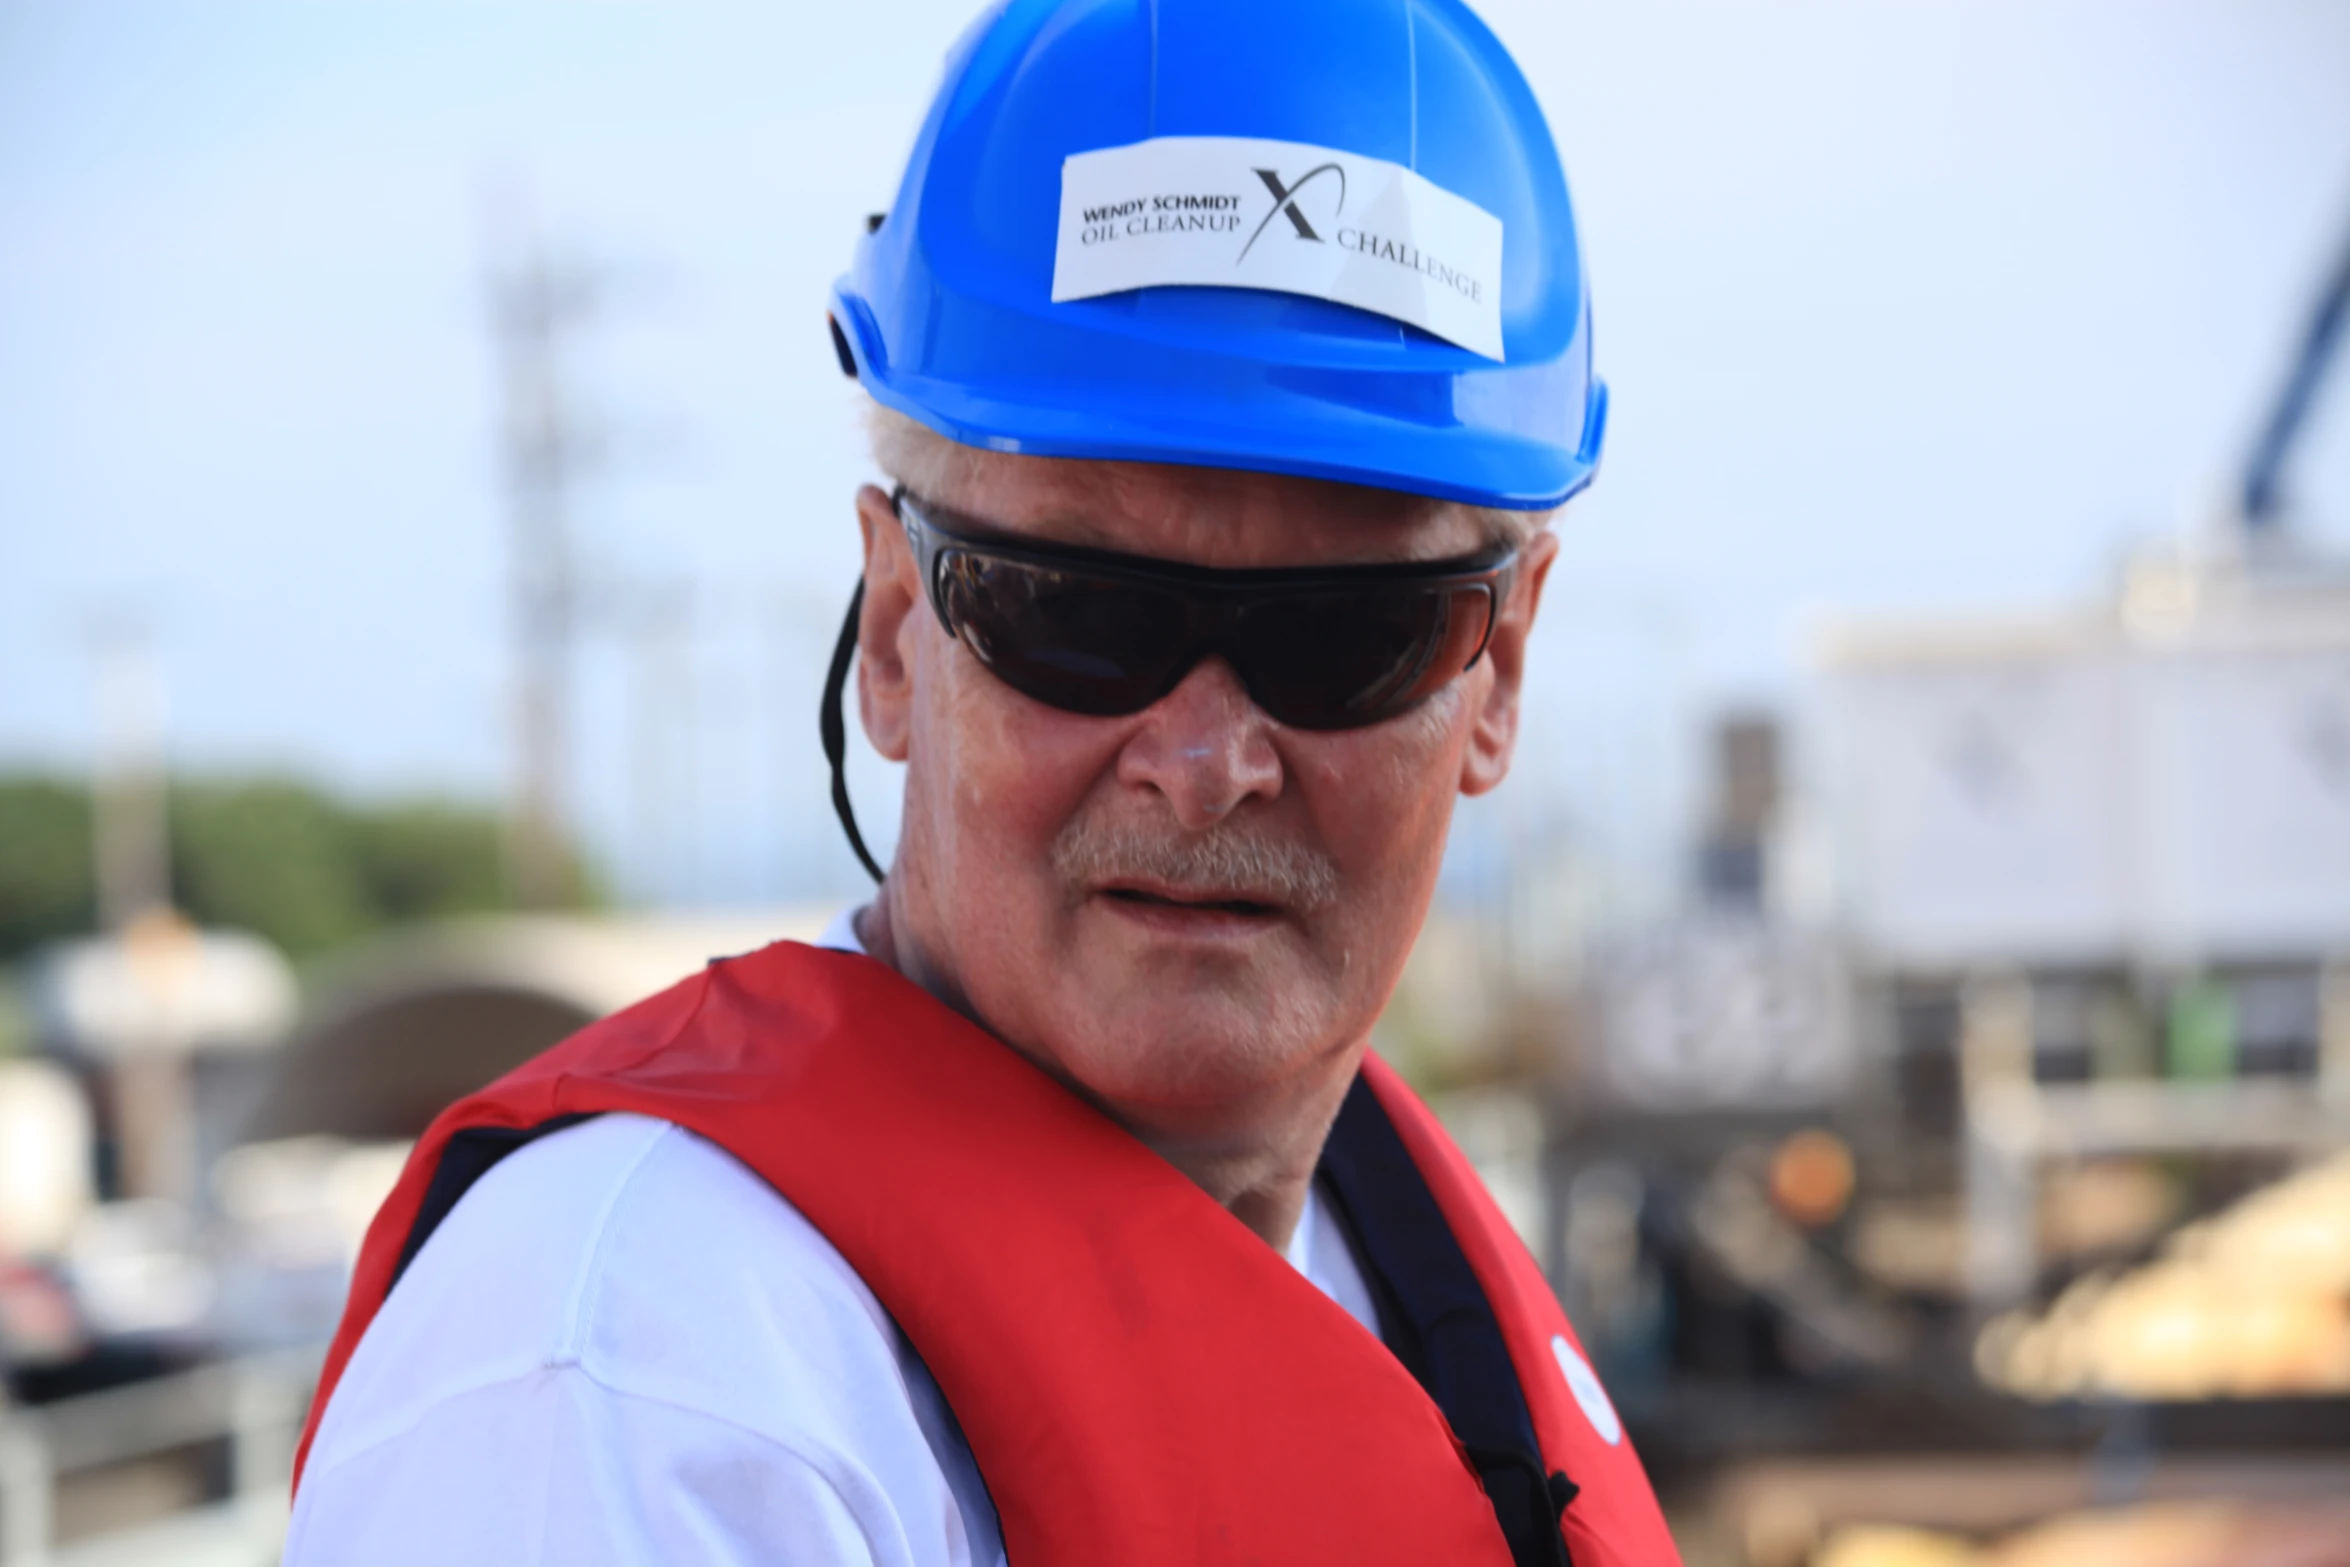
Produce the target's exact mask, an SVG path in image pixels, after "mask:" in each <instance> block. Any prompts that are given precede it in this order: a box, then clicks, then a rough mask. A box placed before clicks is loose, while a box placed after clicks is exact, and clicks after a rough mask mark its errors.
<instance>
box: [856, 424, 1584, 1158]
mask: <svg viewBox="0 0 2350 1567" xmlns="http://www.w3.org/2000/svg"><path fill="white" fill-rule="evenodd" d="M923 498H924V499H926V500H928V501H930V502H931V503H933V504H934V505H936V506H940V507H947V508H951V509H953V510H954V511H957V512H961V513H963V514H965V515H966V516H968V517H972V518H976V519H981V520H983V521H985V522H986V523H987V524H989V525H991V526H992V527H994V528H997V529H1000V530H1003V531H1004V532H1007V533H1011V534H1017V535H1021V536H1024V537H1029V538H1033V539H1036V540H1040V541H1053V542H1060V543H1071V544H1081V545H1087V546H1091V547H1094V548H1100V549H1109V550H1116V551H1121V552H1124V553H1127V554H1132V555H1144V556H1152V557H1156V558H1160V559H1164V560H1170V561H1184V562H1189V563H1192V564H1195V565H1201V566H1210V567H1218V568H1226V569H1230V568H1242V567H1260V566H1293V565H1301V564H1315V565H1333V564H1339V563H1351V562H1364V561H1391V560H1404V559H1428V560H1435V559H1441V558H1445V557H1457V556H1461V555H1466V554H1470V553H1473V552H1474V551H1476V550H1477V549H1478V548H1479V547H1480V546H1481V545H1482V543H1483V542H1484V541H1483V540H1482V539H1481V538H1480V537H1479V536H1478V533H1477V528H1476V524H1475V521H1474V519H1473V518H1472V517H1471V516H1469V515H1468V514H1467V513H1465V512H1463V511H1461V510H1460V509H1459V508H1454V507H1440V506H1433V505H1431V504H1429V503H1426V502H1420V501H1414V500H1406V499H1404V498H1402V497H1396V496H1389V495H1384V494H1380V493H1377V492H1369V491H1363V490H1357V489H1351V488H1348V487H1344V486H1339V485H1332V484H1323V483H1317V482H1314V481H1309V480H1302V479H1294V478H1285V477H1277V476H1271V475H1263V474H1249V473H1238V472H1231V471H1225V470H1210V469H1186V468H1173V467H1160V466H1147V465H1141V464H1124V463H1096V462H1065V461H1051V460H1045V459H1037V458H1010V457H996V456H990V457H987V458H984V459H981V460H979V461H977V462H976V463H974V464H973V465H972V471H971V472H970V473H968V474H967V475H966V476H965V477H964V480H963V482H961V483H960V484H959V485H958V486H957V487H956V489H955V492H954V493H950V494H936V495H928V496H925V497H923ZM858 506H859V512H860V517H861V520H862V523H863V526H864V528H865V533H866V580H867V585H868V586H867V598H866V608H865V622H864V629H863V637H862V641H861V652H862V665H861V670H860V699H861V705H862V710H863V716H864V721H865V726H866V731H867V733H868V734H869V735H870V736H871V738H872V739H873V742H874V744H875V745H876V746H877V747H878V748H879V749H880V750H881V752H882V753H883V754H884V755H886V756H890V757H892V758H896V759H902V760H904V761H905V762H906V763H907V764H908V766H907V773H906V800H905V815H904V826H903V830H902V836H901V842H900V846H899V849H898V855H897V861H896V864H895V866H894V868H893V869H892V871H891V884H892V904H891V912H892V915H893V930H892V934H893V939H894V941H895V943H896V945H897V948H898V956H899V961H900V963H901V966H904V967H907V969H908V972H909V973H912V974H913V975H914V976H915V977H916V978H918V979H920V980H921V981H922V982H923V983H924V984H926V985H928V986H929V987H930V988H931V989H932V990H934V991H936V992H937V993H939V994H941V995H942V996H944V997H945V998H946V999H948V1000H949V1001H950V1002H953V1003H954V1004H957V1005H959V1006H961V1007H963V1008H964V1009H965V1010H967V1011H968V1012H970V1013H971V1014H972V1015H974V1016H975V1017H977V1018H978V1019H980V1020H981V1021H982V1022H983V1023H985V1024H986V1025H987V1026H988V1027H989V1028H990V1029H991V1030H992V1031H994V1032H995V1033H997V1034H998V1035H999V1036H1001V1037H1002V1038H1004V1039H1005V1040H1007V1041H1008V1042H1010V1043H1011V1044H1013V1045H1014V1046H1015V1047H1017V1048H1019V1049H1021V1050H1022V1051H1023V1052H1025V1053H1027V1054H1028V1055H1030V1056H1031V1057H1032V1058H1034V1059H1036V1060H1038V1061H1039V1062H1040V1063H1042V1064H1044V1065H1045V1066H1047V1067H1048V1068H1049V1069H1051V1070H1053V1071H1055V1072H1056V1073H1057V1074H1058V1075H1060V1076H1062V1077H1063V1078H1064V1079H1066V1080H1068V1081H1070V1082H1072V1083H1073V1084H1075V1085H1076V1086H1078V1087H1079V1088H1081V1089H1083V1090H1085V1091H1087V1092H1088V1093H1090V1094H1092V1095H1093V1096H1095V1097H1096V1098H1098V1099H1100V1100H1102V1101H1105V1102H1107V1103H1109V1104H1111V1105H1112V1106H1115V1107H1118V1108H1120V1109H1122V1110H1124V1111H1126V1112H1128V1113H1130V1114H1132V1115H1135V1116H1139V1117H1141V1118H1144V1119H1149V1120H1153V1121H1155V1122H1157V1123H1159V1124H1162V1125H1179V1124H1181V1123H1184V1122H1186V1121H1189V1120H1195V1119H1196V1120H1198V1121H1199V1122H1201V1123H1202V1124H1211V1123H1212V1122H1213V1121H1214V1119H1215V1118H1217V1117H1219V1116H1228V1115H1229V1114H1230V1113H1231V1111H1232V1110H1233V1109H1234V1107H1245V1106H1247V1105H1248V1104H1250V1103H1251V1102H1252V1101H1256V1100H1262V1099H1279V1098H1280V1097H1282V1090H1283V1087H1284V1085H1295V1084H1296V1083H1297V1082H1299V1081H1300V1080H1301V1079H1303V1078H1305V1077H1307V1076H1309V1075H1312V1074H1314V1073H1315V1072H1316V1069H1317V1068H1328V1067H1330V1066H1332V1065H1333V1064H1336V1063H1339V1062H1342V1061H1347V1062H1350V1061H1351V1057H1352V1053H1353V1052H1354V1051H1355V1050H1357V1049H1359V1047H1360V1045H1361V1043H1362V1041H1363V1039H1364V1037H1365V1036H1366V1035H1367V1033H1368V1031H1369V1029H1370V1026H1371V1023H1372V1020H1373V1019H1374V1018H1375V1017H1376V1016H1377V1014H1378V1012H1379V1009H1380V1007H1381V1006H1382V1005H1384V1003H1385V1002H1386V1000H1387V997H1388V994H1389V993H1390V991H1391V990H1392V989H1393V988H1394V985H1395V981H1396V976H1397V974H1398V973H1399V971H1400V970H1401V968H1402V965H1403V961H1404V958H1405V955H1406V954H1407V953H1408V952H1409V950H1410V948H1411V944H1412V940H1413V938H1414V936H1415V935H1416V934H1417V932H1418V930H1419V928H1420V923H1421V920H1422V918H1423V917H1424V916H1425V914H1426V912H1427V907H1428V900H1429V897H1430V894H1431V892H1432V891H1433V889H1434V885H1435V880H1436V872H1437V866H1438V862H1439V860H1440V859H1441V857H1442V854H1443V850H1444V841H1445V832H1446V829H1447V826H1448V824H1449V823H1450V821H1451V817H1452V808H1453V802H1454V800H1455V798H1456V797H1457V796H1458V795H1460V794H1464V793H1468V794H1474V793H1478V792H1481V791H1483V790H1485V789H1488V788H1491V787H1492V786H1493V785H1494V784H1496V783H1498V782H1499V781H1500V780H1501V777H1502V775H1503V773H1504V772H1505V771H1506V769H1507V767H1508V763H1509V756H1510V749H1511V745H1512V742H1513V740H1514V738H1515V734H1516V726H1517V698H1518V686H1519V677H1520V672H1521V669H1522V666H1523V659H1524V652H1525V640H1526V632H1527V629H1528V626H1529V624H1530V623H1531V621H1532V618H1533V613H1534V608H1535V604H1536V602H1537V600H1538V598H1539V594H1540V589H1541V583H1542V579H1543V576H1544V573H1545V572H1546V570H1547V568H1548V566H1549V562H1550V559H1551V555H1552V553H1553V551H1554V549H1555V543H1554V541H1553V540H1552V538H1551V537H1550V535H1548V534H1547V533H1543V534H1538V535H1536V536H1535V538H1534V539H1533V540H1532V541H1530V542H1529V544H1528V545H1527V546H1526V548H1525V550H1524V551H1523V553H1522V556H1521V559H1522V560H1523V562H1524V569H1522V570H1521V571H1520V572H1519V574H1518V576H1517V579H1516V584H1515V587H1514V590H1513V592H1512V594H1511V597H1510V600H1509V602H1508V603H1507V605H1506V606H1505V607H1504V611H1503V614H1502V616H1501V618H1500V620H1499V622H1498V623H1497V625H1496V628H1495V631H1494V635H1493V638H1492V641H1491V643H1490V645H1489V647H1488V650H1487V653H1486V656H1485V657H1484V658H1483V659H1482V660H1480V661H1479V663H1478V665H1477V667H1476V668H1474V669H1472V670H1470V671H1469V672H1468V673H1467V674H1466V675H1464V676H1462V677H1461V678H1460V679H1458V680H1456V681H1454V682H1453V683H1452V684H1451V685H1449V686H1447V687H1446V688H1444V689H1443V690H1442V691H1440V692H1439V693H1438V694H1437V695H1436V696H1435V697H1434V698H1433V699H1432V700H1430V701H1428V702H1426V703H1425V704H1423V705H1422V706H1420V707H1418V708H1416V709H1414V710H1412V711H1411V712H1408V713H1406V714H1404V715H1403V716H1401V717H1399V718H1395V719H1392V720H1390V721H1388V722H1386V723H1382V724H1377V725H1374V726H1372V727H1369V728H1365V729H1353V730H1343V731H1336V732H1313V731H1305V730H1297V729H1291V728H1287V727H1285V726H1283V725H1281V724H1278V723H1276V722H1274V721H1273V720H1272V719H1270V718H1268V717H1267V716H1266V715H1265V714H1264V713H1263V712H1261V711H1259V710H1258V709H1257V707H1256V706H1255V704H1254V703H1252V702H1251V701H1250V700H1249V698H1248V695H1247V693H1246V691H1245V690H1244V689H1243V688H1242V686H1241V684H1240V682H1239V680H1238V679H1237V678H1236V677H1235V675H1234V674H1233V671H1232V670H1231V668H1230V667H1229V666H1227V665H1226V664H1225V663H1224V662H1223V661H1222V660H1220V659H1210V660H1207V661H1205V662H1203V663H1201V664H1200V665H1199V666H1198V667H1197V668H1195V669H1193V670H1192V671H1191V673H1190V674H1189V675H1188V676H1187V677H1186V678H1185V679H1184V681H1183V682H1182V684H1181V685H1180V686H1178V687H1177V688H1176V689H1175V690H1174V691H1173V692H1172V693H1170V694H1169V695H1168V696H1166V697H1165V698H1163V699H1161V700H1160V701H1158V702H1157V703H1155V704H1153V705H1152V706H1151V707H1149V708H1147V709H1145V710H1144V711H1142V712H1139V713H1135V714H1132V715H1130V716H1126V717H1112V718H1099V717H1086V716H1082V715H1079V714H1075V713H1066V712H1061V711H1058V710H1056V709H1054V708H1051V707H1047V706H1045V705H1044V704H1043V703H1041V702H1038V701H1035V700H1033V699H1031V698H1029V697H1026V696H1022V695H1021V694H1019V693H1018V692H1016V691H1014V690H1012V689H1011V688H1010V687H1009V686H1007V685H1005V684H1004V683H1003V682H1002V681H1000V680H998V679H997V678H996V677H995V676H993V675H991V674H990V673H989V672H988V671H987V670H986V669H985V668H984V667H982V666H981V665H980V663H979V662H978V660H977V659H976V658H975V657H973V655H972V654H971V652H970V650H969V649H968V648H966V647H965V646H963V645H962V644H961V643H959V642H957V641H956V640H955V639H953V638H951V637H949V636H948V635H947V634H946V632H945V630H944V628H943V627H942V626H941V625H940V624H939V621H938V618H937V616H936V615H935V614H934V613H933V612H932V610H931V608H930V605H929V602H928V600H927V599H926V598H925V597H924V596H923V595H922V593H921V592H920V589H919V585H918V584H917V582H916V578H915V570H914V566H913V561H912V556H911V551H910V550H909V549H908V548H907V545H906V541H905V539H904V536H903V534H902V532H901V531H900V530H899V528H898V525H897V523H896V521H895V520H894V518H893V516H892V514H891V512H890V508H889V502H888V498H887V497H886V496H884V495H883V494H882V493H881V492H880V491H878V490H874V489H867V490H866V491H865V492H863V493H862V494H861V495H860V496H859V498H858Z"/></svg>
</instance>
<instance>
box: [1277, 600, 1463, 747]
mask: <svg viewBox="0 0 2350 1567" xmlns="http://www.w3.org/2000/svg"><path fill="white" fill-rule="evenodd" d="M1492 607H1493V600H1492V597H1491V595H1490V594H1489V593H1487V592H1486V590H1484V589H1483V588H1474V587H1471V588H1420V589H1408V590H1402V591H1398V590H1394V589H1364V590H1360V591H1355V592H1332V593H1315V594H1301V595H1297V596H1294V597H1284V598H1278V599H1268V600H1265V601H1263V602H1261V603H1258V604H1253V605H1251V606H1250V607H1249V608H1248V609H1247V610H1246V611H1244V612H1243V613H1242V615H1241V616H1240V620H1239V624H1238V626H1237V627H1236V628H1235V630H1234V634H1233V637H1232V653H1233V658H1234V662H1235V663H1236V664H1237V665H1238V666H1239V669H1240V674H1241V678H1242V679H1243V680H1244V681H1246V682H1247V684H1248V689H1249V694H1250V695H1251V696H1252V697H1254V698H1255V699H1256V702H1257V704H1258V705H1259V706H1260V707H1262V708H1264V710H1265V711H1266V712H1267V713H1268V714H1270V715H1272V716H1273V717H1274V718H1276V719H1278V720H1279V721H1280V722H1282V723H1284V724H1287V725H1289V726H1290V727H1291V728H1293V729H1354V728H1359V727H1361V726H1363V725H1367V724H1376V723H1380V722H1383V721H1384V720H1386V719H1389V718H1393V717H1395V716H1396V715H1397V714H1399V713H1401V712H1404V711H1405V710H1406V709H1408V708H1411V707H1413V706H1416V705H1417V704H1418V703H1420V702H1421V701H1423V700H1425V699H1426V698H1427V697H1428V696H1430V695H1431V694H1433V693H1434V692H1435V691H1437V690H1438V689H1439V688H1440V687H1442V686H1443V685H1444V684H1445V683H1446V682H1447V681H1449V680H1451V679H1453V678H1454V677H1455V676H1457V675H1459V674H1460V673H1461V671H1462V670H1464V669H1466V668H1468V666H1469V662H1470V660H1472V659H1474V658H1475V657H1476V656H1477V652H1478V650H1479V649H1480V648H1482V647H1483V646H1484V644H1485V632H1486V626H1487V622H1488V621H1489V620H1490V619H1491V617H1492Z"/></svg>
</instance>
